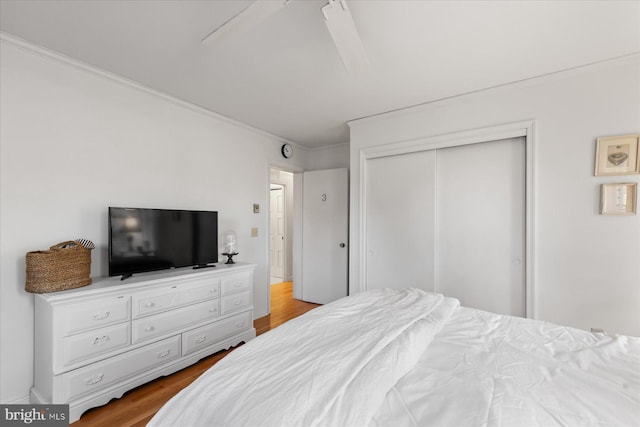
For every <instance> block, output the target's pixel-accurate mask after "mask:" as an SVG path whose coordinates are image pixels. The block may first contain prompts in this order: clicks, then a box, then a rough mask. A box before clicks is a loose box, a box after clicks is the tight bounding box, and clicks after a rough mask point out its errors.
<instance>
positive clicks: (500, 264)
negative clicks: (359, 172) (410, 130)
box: [363, 137, 527, 317]
mask: <svg viewBox="0 0 640 427" xmlns="http://www.w3.org/2000/svg"><path fill="white" fill-rule="evenodd" d="M526 151H527V150H526V147H525V137H517V138H509V139H500V140H495V141H489V142H480V143H473V144H466V145H457V146H449V147H444V148H436V149H428V150H418V151H411V152H406V153H401V154H391V155H384V156H378V157H373V158H369V159H367V160H366V174H365V175H364V180H365V188H366V192H365V197H364V201H365V202H364V212H363V218H364V220H365V221H364V230H363V231H364V234H365V235H364V239H363V243H364V247H363V249H364V250H365V257H366V263H365V265H364V274H365V278H364V279H365V283H366V288H367V289H376V288H384V287H391V288H401V287H407V286H410V287H418V288H422V289H425V290H428V291H435V292H439V293H443V294H445V295H448V296H453V297H456V298H459V299H460V301H461V303H462V304H463V305H465V306H468V307H474V308H479V309H482V310H488V311H493V312H497V313H502V314H509V315H515V316H523V317H524V316H525V314H526V303H525V296H526V292H525V282H526V280H525V274H526V271H525V267H526V266H525V260H526V256H525V248H526V240H525V236H526V218H525V212H526V164H527V162H526Z"/></svg>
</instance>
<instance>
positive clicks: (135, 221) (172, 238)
mask: <svg viewBox="0 0 640 427" xmlns="http://www.w3.org/2000/svg"><path fill="white" fill-rule="evenodd" d="M216 262H218V212H215V211H187V210H168V209H141V208H116V207H110V208H109V276H119V275H123V276H129V275H131V274H133V273H142V272H145V271H155V270H164V269H170V268H179V267H188V266H194V267H204V266H211V264H214V263H216Z"/></svg>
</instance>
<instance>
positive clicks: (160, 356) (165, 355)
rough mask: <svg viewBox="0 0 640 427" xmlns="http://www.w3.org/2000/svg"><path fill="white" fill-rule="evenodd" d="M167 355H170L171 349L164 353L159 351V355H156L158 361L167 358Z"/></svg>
mask: <svg viewBox="0 0 640 427" xmlns="http://www.w3.org/2000/svg"><path fill="white" fill-rule="evenodd" d="M169 353H171V349H170V348H169V349H167V350H165V351H161V352H159V353H156V354H157V355H158V359H162V358H163V357H167V356H168V355H169Z"/></svg>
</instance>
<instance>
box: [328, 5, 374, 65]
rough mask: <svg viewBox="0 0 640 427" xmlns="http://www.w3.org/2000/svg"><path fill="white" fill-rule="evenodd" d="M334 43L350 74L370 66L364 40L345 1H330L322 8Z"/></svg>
mask: <svg viewBox="0 0 640 427" xmlns="http://www.w3.org/2000/svg"><path fill="white" fill-rule="evenodd" d="M322 14H323V15H324V22H325V24H327V28H328V29H329V33H330V34H331V38H332V39H333V43H334V44H335V45H336V48H337V49H338V53H339V54H340V58H342V62H343V63H344V65H345V67H347V70H349V72H350V73H354V72H359V71H363V70H364V69H366V68H367V67H368V65H369V60H368V59H367V55H366V52H365V50H364V46H363V45H362V40H361V39H360V35H359V34H358V30H357V29H356V25H355V23H354V22H353V17H352V16H351V11H349V7H348V6H347V2H346V1H345V0H330V1H329V3H327V4H326V5H325V6H323V7H322Z"/></svg>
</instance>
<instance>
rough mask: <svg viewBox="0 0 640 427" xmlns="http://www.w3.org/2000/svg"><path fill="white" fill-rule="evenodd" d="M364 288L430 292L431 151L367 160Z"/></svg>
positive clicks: (433, 169)
mask: <svg viewBox="0 0 640 427" xmlns="http://www.w3.org/2000/svg"><path fill="white" fill-rule="evenodd" d="M366 180H367V182H366V188H367V191H366V208H365V209H366V217H365V221H366V252H367V253H366V267H365V268H366V283H367V288H368V289H378V288H404V287H417V288H421V289H424V290H428V291H433V289H434V288H433V278H434V269H433V261H434V228H433V227H434V219H435V216H434V215H435V206H434V198H435V151H422V152H417V153H410V154H401V155H395V156H388V157H380V158H376V159H370V160H368V161H367V173H366Z"/></svg>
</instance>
